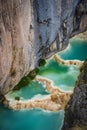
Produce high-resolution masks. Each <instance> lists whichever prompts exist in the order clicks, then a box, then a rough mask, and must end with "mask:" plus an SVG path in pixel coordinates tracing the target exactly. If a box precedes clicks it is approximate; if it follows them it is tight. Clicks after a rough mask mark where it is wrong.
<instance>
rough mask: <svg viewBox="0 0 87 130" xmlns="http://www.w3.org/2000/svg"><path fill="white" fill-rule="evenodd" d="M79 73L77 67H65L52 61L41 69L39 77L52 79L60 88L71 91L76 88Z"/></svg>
mask: <svg viewBox="0 0 87 130" xmlns="http://www.w3.org/2000/svg"><path fill="white" fill-rule="evenodd" d="M79 73H80V71H79V68H78V67H77V66H72V65H71V66H65V65H62V64H60V63H57V62H56V61H55V60H53V59H51V60H49V61H48V62H47V64H46V65H45V66H44V67H40V72H39V75H41V76H43V77H46V78H48V79H51V80H52V81H53V83H54V85H55V86H57V87H58V88H60V89H62V90H64V91H69V90H72V89H73V88H74V86H75V82H76V80H77V77H78V75H79Z"/></svg>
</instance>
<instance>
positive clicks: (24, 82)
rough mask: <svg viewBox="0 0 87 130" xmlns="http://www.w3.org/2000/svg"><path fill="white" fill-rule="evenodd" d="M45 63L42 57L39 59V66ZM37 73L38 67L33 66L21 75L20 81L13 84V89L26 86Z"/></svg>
mask: <svg viewBox="0 0 87 130" xmlns="http://www.w3.org/2000/svg"><path fill="white" fill-rule="evenodd" d="M45 64H46V61H45V60H44V59H40V60H39V66H43V65H45ZM38 73H39V68H35V69H33V70H32V71H30V73H29V74H28V75H27V76H25V77H23V78H22V79H21V80H20V82H19V83H18V84H17V85H16V86H15V88H14V90H19V89H20V88H22V87H25V86H27V85H28V84H29V83H30V82H31V81H32V80H33V79H34V78H35V77H36V75H37V74H38Z"/></svg>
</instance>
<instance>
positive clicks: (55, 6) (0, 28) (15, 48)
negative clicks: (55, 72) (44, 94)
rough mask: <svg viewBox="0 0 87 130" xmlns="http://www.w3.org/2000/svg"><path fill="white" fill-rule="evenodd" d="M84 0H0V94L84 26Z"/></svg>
mask: <svg viewBox="0 0 87 130" xmlns="http://www.w3.org/2000/svg"><path fill="white" fill-rule="evenodd" d="M86 21H87V1H86V0H0V97H1V96H2V95H4V94H6V93H7V92H9V91H10V90H12V89H13V88H14V86H15V85H16V84H17V83H18V82H19V81H20V79H21V78H22V77H24V76H25V75H27V74H28V73H29V71H30V70H32V69H34V68H35V67H36V66H38V61H39V59H41V58H48V57H50V56H51V55H53V54H54V53H56V52H57V51H60V50H63V49H64V48H66V47H67V44H68V40H69V38H70V37H72V36H74V35H76V34H78V33H80V32H83V31H85V30H86V29H87V22H86Z"/></svg>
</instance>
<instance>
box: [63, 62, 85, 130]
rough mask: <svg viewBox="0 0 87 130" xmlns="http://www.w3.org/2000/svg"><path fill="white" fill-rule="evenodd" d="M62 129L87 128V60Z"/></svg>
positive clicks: (68, 106) (83, 129)
mask: <svg viewBox="0 0 87 130" xmlns="http://www.w3.org/2000/svg"><path fill="white" fill-rule="evenodd" d="M62 130H87V61H85V63H84V64H83V66H82V67H81V74H80V76H79V79H78V82H77V83H76V88H75V90H74V94H73V95H72V97H71V99H70V101H69V103H68V104H67V107H66V110H65V119H64V125H63V128H62Z"/></svg>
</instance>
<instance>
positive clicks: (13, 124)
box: [0, 40, 87, 130]
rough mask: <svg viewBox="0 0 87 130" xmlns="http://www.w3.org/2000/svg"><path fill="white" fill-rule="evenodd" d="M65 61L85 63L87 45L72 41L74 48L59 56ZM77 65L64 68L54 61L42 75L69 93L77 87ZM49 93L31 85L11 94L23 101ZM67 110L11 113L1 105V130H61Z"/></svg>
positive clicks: (35, 110) (83, 42) (42, 68)
mask: <svg viewBox="0 0 87 130" xmlns="http://www.w3.org/2000/svg"><path fill="white" fill-rule="evenodd" d="M58 55H60V57H61V58H63V59H65V60H74V59H77V60H84V59H86V57H87V42H85V41H81V40H71V41H70V48H68V49H66V50H64V51H62V52H60V53H58ZM79 73H80V72H79V68H78V67H76V66H72V65H71V66H64V65H62V64H60V63H57V62H56V61H55V60H54V59H51V60H48V61H47V64H46V65H45V66H44V67H40V72H39V75H41V76H43V77H46V78H48V79H51V80H52V81H53V83H54V85H55V86H57V87H59V88H61V89H62V90H65V91H69V90H72V89H73V88H74V86H75V81H76V80H77V77H78V75H79ZM38 94H40V95H42V96H44V95H48V94H49V93H48V92H47V91H46V90H45V88H44V87H43V84H41V83H39V82H35V81H33V82H31V84H29V85H28V86H26V87H24V88H21V89H20V90H19V91H14V92H11V93H9V94H8V97H10V98H13V99H14V98H15V97H17V96H19V97H21V99H22V100H27V99H31V98H33V97H34V96H36V95H38ZM63 119H64V111H62V110H61V111H58V112H49V111H43V110H42V109H31V110H17V111H13V110H10V109H8V108H6V107H4V106H3V105H0V130H61V126H62V123H63Z"/></svg>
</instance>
